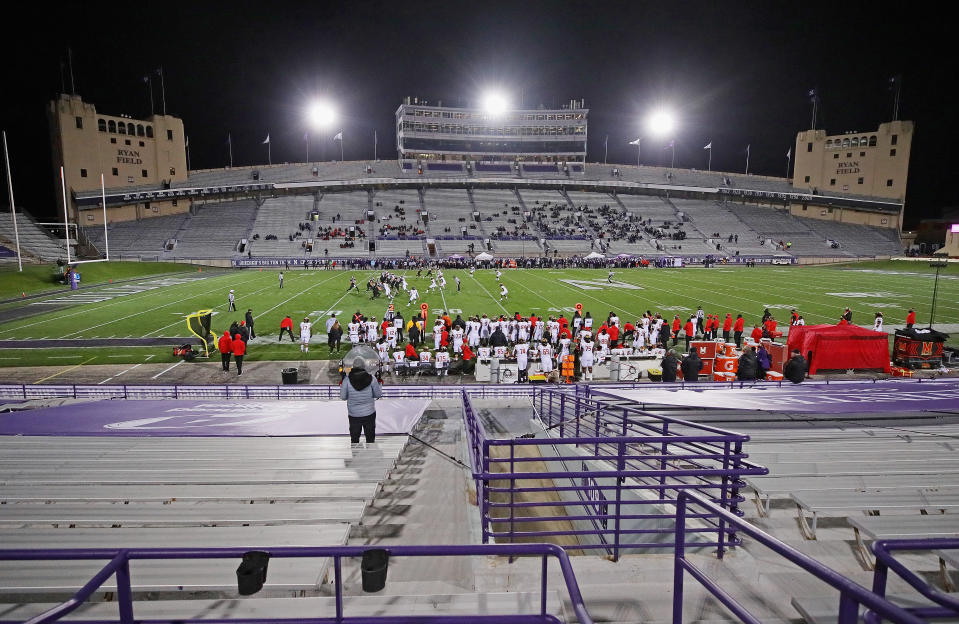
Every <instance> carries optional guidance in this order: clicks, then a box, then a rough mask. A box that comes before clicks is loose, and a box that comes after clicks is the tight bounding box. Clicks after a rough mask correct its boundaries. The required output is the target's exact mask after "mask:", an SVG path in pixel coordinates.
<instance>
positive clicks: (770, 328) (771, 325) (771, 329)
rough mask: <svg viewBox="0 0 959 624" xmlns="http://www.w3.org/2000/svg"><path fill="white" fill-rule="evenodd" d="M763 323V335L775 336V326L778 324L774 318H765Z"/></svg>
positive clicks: (767, 336) (766, 336)
mask: <svg viewBox="0 0 959 624" xmlns="http://www.w3.org/2000/svg"><path fill="white" fill-rule="evenodd" d="M764 325H765V331H764V332H763V337H765V338H775V337H776V327H777V325H778V324H777V323H776V319H775V318H774V317H772V316H770V317H769V318H768V319H766V322H765V323H764Z"/></svg>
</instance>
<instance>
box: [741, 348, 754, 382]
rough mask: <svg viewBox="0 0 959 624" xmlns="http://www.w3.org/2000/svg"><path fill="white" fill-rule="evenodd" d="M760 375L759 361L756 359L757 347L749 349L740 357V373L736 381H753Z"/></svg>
mask: <svg viewBox="0 0 959 624" xmlns="http://www.w3.org/2000/svg"><path fill="white" fill-rule="evenodd" d="M758 374H759V359H758V358H757V357H756V347H749V348H748V349H746V351H745V352H743V354H742V355H741V356H739V371H738V372H737V373H736V379H738V380H739V381H753V380H755V379H756V376H757V375H758Z"/></svg>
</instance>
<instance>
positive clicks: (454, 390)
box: [0, 377, 951, 400]
mask: <svg viewBox="0 0 959 624" xmlns="http://www.w3.org/2000/svg"><path fill="white" fill-rule="evenodd" d="M950 381H951V380H950V379H947V378H943V379H923V378H921V377H913V378H895V379H878V380H877V379H871V380H869V379H850V380H831V381H830V380H828V379H824V380H817V381H806V382H803V386H810V385H823V386H839V385H843V384H862V383H869V382H872V383H876V384H882V383H896V384H903V383H926V384H929V383H949V382H950ZM754 383H759V384H760V385H761V386H762V387H763V388H773V387H791V386H792V385H793V384H792V383H791V382H789V381H762V382H739V381H733V382H718V381H717V382H697V383H686V382H681V381H678V382H676V383H671V384H658V383H649V382H611V383H597V384H576V385H568V386H556V387H555V389H558V390H563V391H568V392H573V391H575V392H577V393H580V394H584V395H585V396H590V393H596V392H600V393H601V392H603V391H604V390H642V389H648V390H656V389H691V390H696V389H702V390H718V389H722V388H740V387H749V386H752V385H753V384H754ZM535 388H536V386H529V385H520V384H484V383H473V384H455V385H454V384H449V385H446V384H444V385H433V386H421V385H405V384H404V385H384V386H383V393H384V396H386V397H388V398H447V399H449V398H453V399H455V398H458V397H459V396H460V394H461V392H462V391H464V390H465V391H467V392H469V393H470V395H471V396H475V397H490V398H495V397H507V396H511V397H514V396H531V395H532V394H533V392H534V389H535ZM339 392H340V391H339V386H334V385H308V384H301V385H280V386H245V385H235V384H230V385H222V386H193V385H183V386H180V385H173V386H170V385H116V386H114V385H107V384H104V385H102V386H98V385H83V384H37V385H34V384H0V399H14V400H18V399H22V400H29V399H51V398H75V399H79V398H89V399H260V400H268V399H282V400H331V399H333V400H336V399H339Z"/></svg>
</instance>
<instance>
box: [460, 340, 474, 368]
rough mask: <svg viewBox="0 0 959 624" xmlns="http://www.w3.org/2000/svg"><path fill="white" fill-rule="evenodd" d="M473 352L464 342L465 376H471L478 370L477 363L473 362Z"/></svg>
mask: <svg viewBox="0 0 959 624" xmlns="http://www.w3.org/2000/svg"><path fill="white" fill-rule="evenodd" d="M473 357H474V354H473V350H472V349H470V346H469V345H468V344H466V342H463V374H465V375H469V374H470V373H472V372H474V371H475V370H476V363H475V362H474V361H473Z"/></svg>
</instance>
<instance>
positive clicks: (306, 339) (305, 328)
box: [300, 317, 313, 353]
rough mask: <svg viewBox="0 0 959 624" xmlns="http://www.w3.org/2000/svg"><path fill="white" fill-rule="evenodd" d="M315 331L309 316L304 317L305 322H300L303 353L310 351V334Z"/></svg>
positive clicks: (301, 349)
mask: <svg viewBox="0 0 959 624" xmlns="http://www.w3.org/2000/svg"><path fill="white" fill-rule="evenodd" d="M312 331H313V323H311V322H310V319H309V317H307V318H305V319H303V322H302V323H300V351H301V352H303V353H309V352H310V335H311V333H312Z"/></svg>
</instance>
